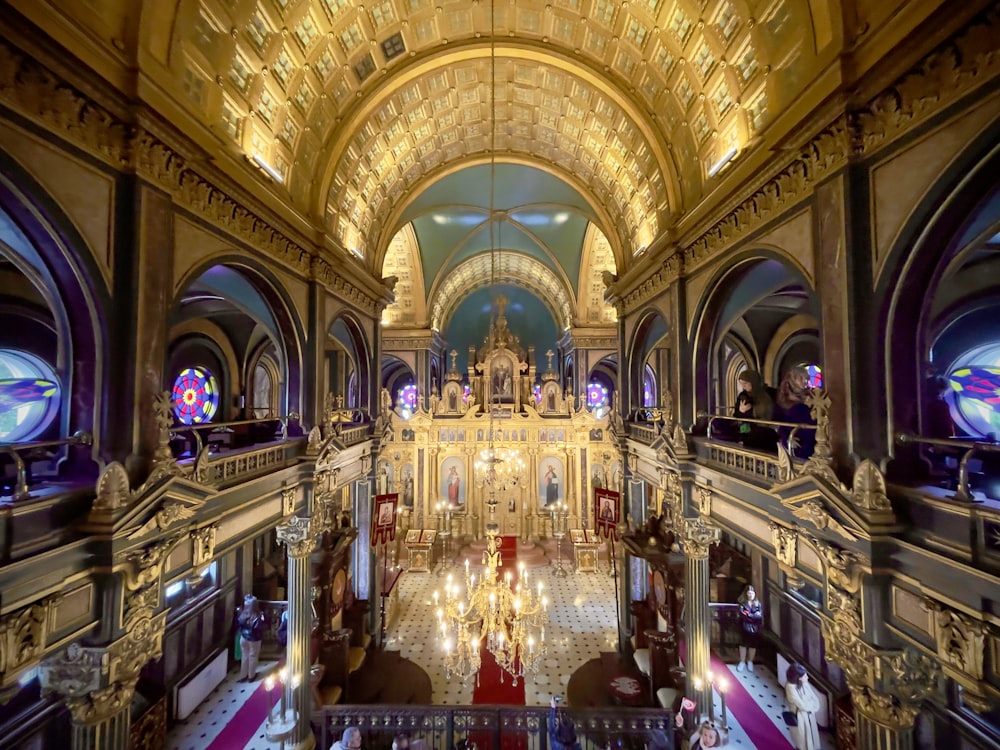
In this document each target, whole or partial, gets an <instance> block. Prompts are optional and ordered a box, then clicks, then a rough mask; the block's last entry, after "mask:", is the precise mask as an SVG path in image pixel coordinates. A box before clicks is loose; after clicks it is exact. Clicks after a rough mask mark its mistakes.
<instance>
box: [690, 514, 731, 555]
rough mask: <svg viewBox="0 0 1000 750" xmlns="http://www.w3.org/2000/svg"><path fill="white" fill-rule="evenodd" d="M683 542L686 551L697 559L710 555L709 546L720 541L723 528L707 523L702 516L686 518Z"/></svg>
mask: <svg viewBox="0 0 1000 750" xmlns="http://www.w3.org/2000/svg"><path fill="white" fill-rule="evenodd" d="M683 529H684V530H683V534H682V535H681V543H682V544H683V546H684V553H685V554H686V555H687V556H688V557H690V558H692V559H696V560H704V559H706V558H707V557H708V548H709V547H711V546H712V545H713V544H718V543H719V537H720V536H721V533H722V530H721V529H720V528H719V527H718V526H715V525H713V524H710V523H706V522H705V519H704V518H702V517H700V516H699V517H698V518H685V519H684V524H683Z"/></svg>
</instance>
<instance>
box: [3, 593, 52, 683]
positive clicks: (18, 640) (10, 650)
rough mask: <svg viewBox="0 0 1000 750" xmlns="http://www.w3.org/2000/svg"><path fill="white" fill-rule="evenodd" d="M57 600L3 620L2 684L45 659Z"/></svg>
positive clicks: (42, 603) (28, 608) (31, 607)
mask: <svg viewBox="0 0 1000 750" xmlns="http://www.w3.org/2000/svg"><path fill="white" fill-rule="evenodd" d="M56 601H57V600H56V598H55V597H53V598H52V599H50V600H47V601H44V602H39V603H37V604H32V605H31V606H30V607H26V608H25V609H22V610H20V611H17V612H14V613H12V614H9V615H6V616H4V617H3V618H2V619H0V683H2V678H4V677H6V675H7V674H9V673H13V672H16V671H18V670H19V669H20V668H21V667H22V666H24V665H26V664H30V663H31V662H32V661H34V660H35V659H37V658H38V657H40V656H41V655H42V652H43V651H44V650H45V639H46V635H47V632H48V622H49V618H50V615H51V612H52V605H53V604H54V603H56Z"/></svg>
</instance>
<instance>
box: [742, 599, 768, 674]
mask: <svg viewBox="0 0 1000 750" xmlns="http://www.w3.org/2000/svg"><path fill="white" fill-rule="evenodd" d="M737 601H738V603H739V605H740V663H739V664H738V665H736V671H737V672H742V671H743V670H744V669H745V670H746V671H748V672H753V659H754V657H755V656H756V655H757V647H758V646H759V645H760V628H761V625H763V624H764V608H763V607H762V606H761V603H760V599H758V598H757V591H756V590H755V589H754V587H753V586H747V587H746V590H745V591H744V592H743V593H742V594H741V595H740V598H739V599H738V600H737Z"/></svg>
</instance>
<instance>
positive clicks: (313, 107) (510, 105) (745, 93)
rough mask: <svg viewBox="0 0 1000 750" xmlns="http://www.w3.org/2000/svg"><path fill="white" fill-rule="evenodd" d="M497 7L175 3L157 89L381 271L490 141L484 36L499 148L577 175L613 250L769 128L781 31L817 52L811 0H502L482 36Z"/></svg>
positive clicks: (796, 53) (681, 203)
mask: <svg viewBox="0 0 1000 750" xmlns="http://www.w3.org/2000/svg"><path fill="white" fill-rule="evenodd" d="M158 13H160V17H162V18H165V17H166V14H164V13H163V12H162V11H160V10H158ZM490 14H491V3H489V2H475V1H474V2H458V1H455V2H448V1H445V0H438V1H437V2H430V1H429V0H396V1H388V2H377V1H376V2H373V3H366V4H363V5H362V4H358V3H351V2H346V1H343V0H341V1H338V0H230V1H229V2H227V1H226V0H181V2H180V5H179V7H178V8H177V13H176V17H175V19H174V20H175V23H174V24H173V31H172V33H171V34H170V37H169V43H168V44H167V45H166V46H165V48H164V49H165V51H166V60H164V64H165V66H166V68H167V70H169V72H170V74H171V75H170V76H169V79H170V80H168V78H167V77H164V78H163V80H162V81H161V85H163V86H164V88H166V87H168V86H172V87H173V88H174V89H179V91H177V92H176V93H177V94H178V97H177V98H178V99H179V100H181V101H182V102H184V105H185V106H186V107H187V108H188V109H189V110H191V111H192V112H194V113H195V114H196V115H198V116H200V117H202V118H204V120H205V121H206V122H207V124H208V125H210V126H211V127H212V128H213V130H214V131H215V132H216V133H218V134H220V135H222V137H223V138H224V139H225V140H226V141H228V143H229V144H230V148H231V149H232V150H233V151H234V152H236V153H242V154H245V155H246V156H247V157H248V158H254V157H257V158H258V159H259V160H260V161H261V162H263V163H264V164H266V165H267V169H269V170H271V171H272V173H273V174H274V175H276V176H277V177H278V180H279V181H280V182H281V183H283V187H284V188H285V189H287V190H288V191H289V197H290V199H291V201H292V203H293V204H294V205H295V206H297V207H298V208H299V210H301V211H303V212H305V213H306V214H307V215H312V216H315V217H316V219H317V221H322V222H324V223H325V226H326V229H327V231H328V232H329V233H330V235H331V236H332V238H333V239H334V240H335V241H336V243H337V244H340V245H342V246H343V247H344V249H348V250H353V251H356V252H357V253H358V254H360V255H363V256H364V257H365V258H366V260H367V261H368V263H369V265H370V266H374V265H375V264H376V261H377V258H376V257H375V254H376V253H379V252H382V251H384V250H385V248H386V247H387V245H388V243H389V241H390V240H391V238H392V236H393V235H394V234H395V232H396V230H397V229H398V228H399V227H398V226H396V225H395V222H397V221H398V217H399V216H400V214H401V212H402V211H403V210H404V209H405V204H406V203H407V201H408V200H409V199H410V198H412V197H413V196H414V195H415V194H417V193H419V191H420V190H421V189H422V187H423V186H424V185H426V184H428V182H430V181H433V180H435V179H437V178H438V177H440V176H441V175H443V174H447V173H449V172H450V171H453V170H455V169H457V168H460V167H461V166H463V165H466V164H468V163H469V162H470V161H475V160H477V159H478V160H480V161H481V160H482V159H483V158H484V157H486V156H487V154H488V152H489V151H490V145H491V139H490V122H491V99H490V94H491V85H490V81H491V78H492V75H491V69H492V65H491V42H492V44H493V45H494V49H495V56H496V62H495V70H496V79H497V85H496V87H495V90H496V98H497V101H496V122H497V130H496V149H497V152H498V155H499V157H500V158H504V159H516V160H519V161H524V162H528V163H532V164H535V165H537V166H539V167H541V168H544V169H547V170H549V171H551V172H552V173H553V174H556V175H558V176H560V177H561V178H563V179H565V180H566V181H567V182H569V183H570V184H572V185H573V186H574V187H575V188H576V189H578V190H579V191H580V192H581V193H582V194H583V195H585V196H586V197H587V199H588V200H589V201H591V202H592V204H593V205H594V206H595V212H596V213H597V214H599V215H600V216H602V217H604V220H605V221H606V222H607V224H608V225H607V226H604V227H602V229H603V230H604V231H605V233H606V235H607V236H608V238H609V240H610V241H611V242H612V245H613V248H614V250H615V253H616V255H617V256H618V257H619V258H620V259H621V260H622V261H625V260H626V259H627V258H628V257H629V255H630V254H631V252H634V251H635V250H637V249H638V248H640V247H644V246H646V245H649V244H651V243H653V242H655V241H656V239H657V237H658V236H659V235H661V234H662V233H663V232H664V230H666V229H667V228H668V227H669V226H670V224H671V222H672V219H673V217H675V216H676V215H677V213H678V212H680V211H683V210H684V209H685V207H686V206H689V205H692V204H693V203H694V202H695V201H696V200H697V199H698V198H699V197H700V196H701V195H702V193H703V187H704V183H705V180H706V179H707V177H708V174H707V173H708V170H709V168H710V166H711V165H712V164H713V163H715V162H717V161H718V160H719V159H720V158H721V157H722V156H723V155H724V154H726V153H727V152H729V151H730V150H731V149H732V148H734V147H736V148H739V147H741V146H743V145H745V144H746V143H747V142H748V141H749V140H750V139H751V138H752V137H753V135H754V133H755V132H756V131H757V130H759V128H760V127H761V126H762V124H763V123H764V121H765V120H766V118H767V117H768V115H769V112H768V110H769V109H773V107H769V101H768V98H767V97H768V94H767V87H765V77H766V76H765V73H766V72H767V70H768V66H770V65H771V64H772V60H771V57H772V53H771V52H770V50H771V49H773V47H774V45H775V44H780V45H781V46H782V49H783V52H782V55H783V57H782V61H779V62H783V64H786V65H789V64H791V63H790V61H794V60H796V59H798V58H800V57H801V56H802V55H803V54H812V52H811V50H812V44H811V42H810V41H809V40H808V39H807V38H806V37H808V34H807V33H804V32H805V31H806V30H808V29H811V25H810V23H809V14H808V7H807V3H804V2H801V3H793V2H791V0H788V1H787V2H786V1H785V0H779V1H777V2H764V3H752V2H751V3H748V2H746V1H745V0H709V1H708V2H700V1H699V0H633V1H631V2H629V1H628V0H625V1H622V0H617V1H616V2H611V1H610V0H553V1H552V2H534V1H525V0H516V1H515V2H511V1H509V0H495V10H494V14H495V24H494V25H493V28H495V32H496V36H495V39H491V37H490V32H491V20H490ZM155 33H156V32H155V31H154V30H151V29H149V28H146V29H144V34H145V35H146V36H147V39H149V36H150V34H155ZM159 33H161V34H162V33H163V32H162V30H161V31H160V32H159ZM790 40H795V44H791V45H790V44H789V43H788V42H789V41H790ZM153 41H155V39H154V40H153ZM149 43H150V46H151V48H155V47H156V45H155V44H154V43H153V42H149ZM154 52H155V49H154Z"/></svg>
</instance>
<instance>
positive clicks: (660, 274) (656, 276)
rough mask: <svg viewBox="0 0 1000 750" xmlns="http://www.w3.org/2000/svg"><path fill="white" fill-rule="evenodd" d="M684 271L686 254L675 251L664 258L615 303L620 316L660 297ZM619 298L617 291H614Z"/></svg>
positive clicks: (614, 294)
mask: <svg viewBox="0 0 1000 750" xmlns="http://www.w3.org/2000/svg"><path fill="white" fill-rule="evenodd" d="M683 273H684V256H683V254H681V253H680V252H674V253H672V254H671V255H669V256H668V257H666V258H664V259H663V262H662V263H660V265H659V266H653V268H652V269H651V270H650V272H649V274H648V275H647V276H646V277H645V279H643V280H642V281H640V282H638V283H637V284H636V286H635V287H634V288H633V289H632V291H630V292H628V293H627V294H625V295H624V296H622V297H621V298H620V301H619V302H617V304H616V305H615V307H616V309H617V310H618V314H619V316H622V315H624V314H626V313H629V312H632V311H634V310H635V309H636V308H638V307H640V306H641V305H644V304H645V303H646V302H648V301H649V300H651V299H654V298H655V297H659V296H660V295H661V294H663V293H664V292H665V291H667V289H669V287H670V285H671V284H672V283H673V282H675V281H676V280H677V279H679V278H680V277H681V276H682V275H683ZM612 294H613V296H614V297H615V298H617V293H616V292H614V291H612Z"/></svg>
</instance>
